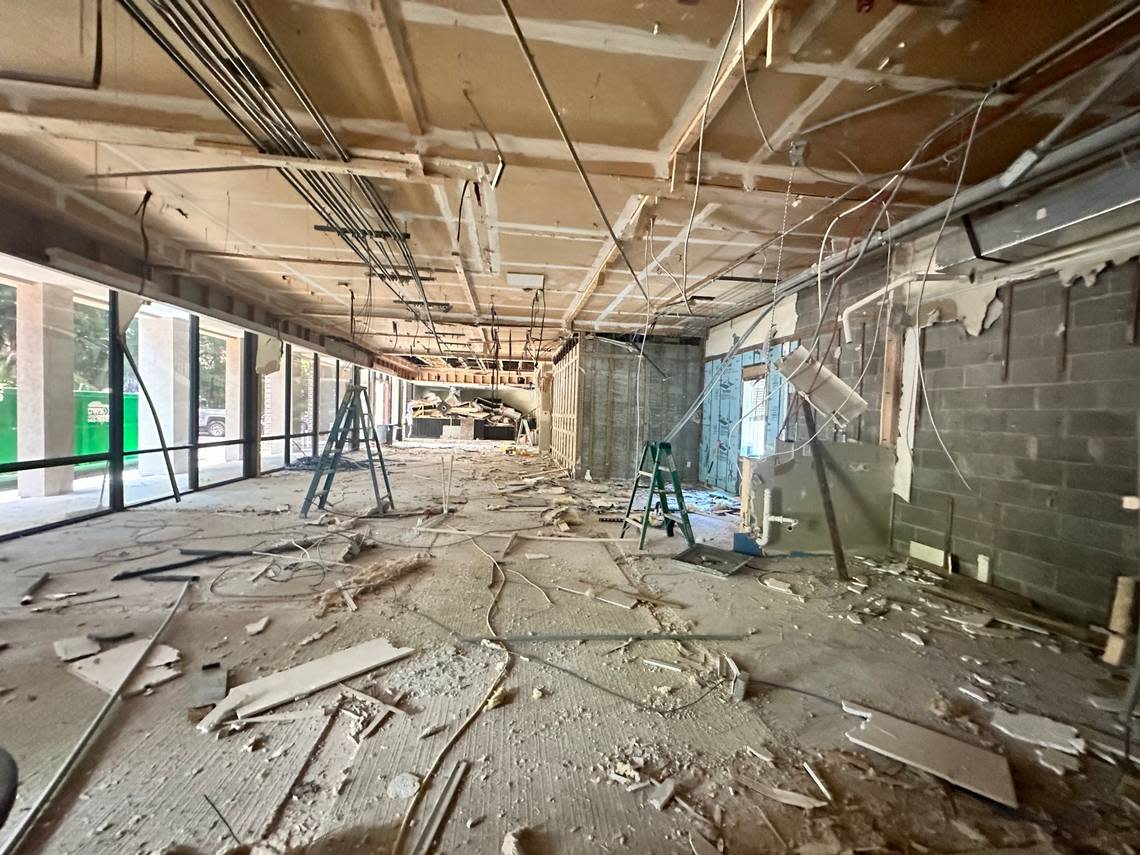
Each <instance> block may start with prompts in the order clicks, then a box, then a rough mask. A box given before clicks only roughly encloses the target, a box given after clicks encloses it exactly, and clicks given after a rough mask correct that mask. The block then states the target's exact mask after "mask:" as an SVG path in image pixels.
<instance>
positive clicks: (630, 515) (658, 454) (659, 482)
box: [620, 442, 697, 549]
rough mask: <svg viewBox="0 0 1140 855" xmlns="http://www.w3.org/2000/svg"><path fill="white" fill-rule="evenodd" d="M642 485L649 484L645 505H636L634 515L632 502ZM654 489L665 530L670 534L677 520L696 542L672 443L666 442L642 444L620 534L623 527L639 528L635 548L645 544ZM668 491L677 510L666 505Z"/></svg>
mask: <svg viewBox="0 0 1140 855" xmlns="http://www.w3.org/2000/svg"><path fill="white" fill-rule="evenodd" d="M666 474H668V475H669V486H666V484H665V475H666ZM644 479H648V480H644ZM643 487H645V488H648V490H649V493H648V495H647V496H646V497H645V507H644V508H638V509H637V513H639V514H640V515H641V516H640V517H637V516H634V507H633V506H634V504H635V503H636V501H637V494H638V491H639V490H641V489H642V488H643ZM654 493H656V494H657V496H658V499H659V500H660V507H661V515H662V517H664V519H665V533H666V534H667V535H668V536H669V537H672V536H673V530H674V528H675V526H676V525H677V524H678V523H679V524H680V526H681V532H682V533H683V534H684V535H685V540H687V541H688V542H689V546H696V543H697V541H696V538H694V537H693V526H692V525H691V524H690V522H689V511H688V509H687V508H686V507H685V494H684V492H683V491H682V490H681V476H680V475H678V474H677V467H676V466H675V465H674V464H673V446H672V445H671V444H670V443H668V442H647V443H645V448H644V450H643V451H642V452H641V463H640V464H638V467H637V475H636V477H635V478H634V479H633V490H632V491H631V492H630V494H629V505H627V506H626V509H625V516H624V518H623V519H622V524H621V535H620V537H625V532H626V529H628V528H636V529H638V531H640V532H641V537H640V539H639V540H638V542H637V548H638V549H644V548H645V534H646V532H647V531H648V530H649V514H650V512H651V510H652V508H653V494H654ZM670 493H672V494H673V498H674V499H675V500H676V502H677V513H674V512H673V511H671V510H670V509H669V494H670Z"/></svg>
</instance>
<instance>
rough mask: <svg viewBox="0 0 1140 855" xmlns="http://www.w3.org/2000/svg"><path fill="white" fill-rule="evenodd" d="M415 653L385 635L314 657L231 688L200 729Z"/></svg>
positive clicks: (205, 730) (211, 728) (273, 704)
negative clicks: (393, 643)
mask: <svg viewBox="0 0 1140 855" xmlns="http://www.w3.org/2000/svg"><path fill="white" fill-rule="evenodd" d="M413 652H415V651H414V650H413V649H412V648H410V647H393V646H392V645H391V644H390V643H389V642H388V640H387V639H386V638H376V639H373V640H372V641H365V642H363V643H361V644H356V645H354V646H352V647H346V648H345V649H343V650H339V651H337V652H336V653H332V654H329V655H328V656H322V657H320V658H319V659H312V660H310V661H308V662H305V663H303V664H301V665H296V666H294V667H292V668H287V669H286V670H284V671H278V672H276V673H274V674H270V675H269V676H267V677H261V678H260V679H257V680H252V681H250V682H248V683H242V684H241V685H240V686H236V687H235V688H233V689H231V690H230V692H229V694H227V695H226V697H225V699H224V700H223V701H222V702H221V703H220V704H218V705H217V706H216V707H214V709H213V710H211V711H210V714H209V715H207V716H206V717H205V718H204V719H202V721H200V722H199V723H198V729H199V730H200V731H202V732H203V733H208V732H210V731H211V730H213V729H214V728H216V727H217V726H218V725H220V724H221V723H222V722H223V721H225V720H226V719H228V718H231V717H233V716H235V715H236V716H237V717H238V718H245V717H246V716H253V715H257V714H258V713H262V712H265V711H266V710H270V709H273V708H274V707H277V706H281V705H282V704H287V703H289V702H290V701H295V700H298V699H300V698H304V697H308V696H309V695H311V694H313V693H314V692H318V691H320V690H321V689H324V688H327V687H329V686H332V685H334V684H336V683H340V682H343V681H344V680H348V679H351V678H352V677H356V676H359V675H360V674H364V673H367V672H368V671H374V670H375V669H377V668H379V667H381V666H383V665H387V664H389V663H392V662H396V661H398V660H400V659H403V658H404V657H405V656H410V655H411V654H412V653H413Z"/></svg>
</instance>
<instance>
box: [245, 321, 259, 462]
mask: <svg viewBox="0 0 1140 855" xmlns="http://www.w3.org/2000/svg"><path fill="white" fill-rule="evenodd" d="M259 398H260V395H258V386H257V335H256V334H255V333H251V332H247V333H246V334H245V339H244V341H243V342H242V359H241V416H242V418H241V422H242V455H241V470H242V477H243V478H256V477H257V469H258V457H259V454H258V435H259V434H260V433H261V430H260V425H259V418H258V417H259V415H260V413H259V412H258V399H259Z"/></svg>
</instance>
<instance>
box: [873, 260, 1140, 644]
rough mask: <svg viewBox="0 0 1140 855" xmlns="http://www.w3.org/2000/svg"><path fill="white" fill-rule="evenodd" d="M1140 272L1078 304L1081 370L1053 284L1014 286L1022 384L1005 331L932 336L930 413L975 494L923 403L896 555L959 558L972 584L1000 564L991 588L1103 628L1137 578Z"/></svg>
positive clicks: (1083, 296) (1105, 278) (1116, 277)
mask: <svg viewBox="0 0 1140 855" xmlns="http://www.w3.org/2000/svg"><path fill="white" fill-rule="evenodd" d="M1138 277H1140V268H1138V266H1137V263H1136V261H1135V260H1133V261H1132V262H1130V263H1128V264H1125V265H1123V266H1120V267H1115V268H1109V269H1108V270H1106V271H1105V272H1103V273H1101V274H1100V275H1099V276H1098V277H1097V280H1096V283H1095V284H1094V285H1092V286H1091V287H1086V286H1084V285H1080V284H1078V285H1075V286H1073V287H1072V290H1071V305H1070V317H1069V325H1068V346H1067V351H1068V358H1067V359H1066V360H1065V362H1064V364H1063V365H1060V364H1059V355H1060V352H1061V341H1060V338H1059V337H1058V334H1057V333H1058V330H1059V328H1060V326H1061V324H1062V323H1063V315H1064V308H1063V299H1064V290H1063V287H1062V286H1061V284H1060V282H1059V280H1058V279H1057V277H1055V276H1051V277H1048V278H1045V279H1042V280H1038V281H1033V282H1024V283H1019V284H1017V285H1015V286H1014V294H1013V311H1012V315H1011V317H1012V327H1011V337H1010V368H1009V379H1008V380H1007V381H1005V382H1003V381H1002V377H1001V352H1002V330H1001V325H1002V322H1001V321H1000V320H999V321H998V322H997V323H996V324H995V325H994V326H993V327H992V328H991V329H990V330H988V331H987V332H985V333H983V334H982V335H980V336H977V337H968V336H966V334H965V333H964V332H963V330H962V328H961V327H960V326H959V325H957V324H943V325H938V326H933V327H929V328H927V329H926V330H925V332H924V335H923V365H924V366H925V375H926V381H927V389H928V393H929V396H930V405H931V408H932V410H933V416H934V421H936V422H937V425H938V428H939V430H940V431H941V434H942V439H943V440H944V441H945V443H946V446H947V448H948V449H949V451H950V453H951V454H952V455H953V456H954V459H955V461H956V462H957V464H958V466H959V467H960V468H961V470H962V473H963V475H964V476H965V479H966V481H968V482H969V485H970V488H969V489H967V487H966V486H965V485H964V484H963V483H962V481H961V480H960V479H959V478H958V476H957V475H956V474H955V473H954V471H953V469H952V468H951V465H950V462H949V460H948V459H947V457H946V454H945V452H943V451H942V449H941V447H940V446H939V443H938V438H937V436H936V435H935V431H934V427H933V425H932V419H931V412H930V411H928V410H927V409H926V408H925V407H924V406H923V402H922V401H921V399H920V401H919V412H918V420H917V429H916V434H915V466H914V481H913V489H912V494H911V502H910V504H907V503H905V502H901V501H900V502H897V503H896V511H895V547H896V548H897V549H899V550H900V551H903V552H904V553H905V551H906V549H907V546H908V543H909V541H910V540H912V539H913V540H918V541H921V542H923V543H926V544H929V545H931V546H936V547H941V546H942V544H943V539H944V535H945V530H946V521H947V508H948V500H949V499H951V498H952V499H953V502H954V512H953V525H952V538H951V544H952V549H953V552H954V554H955V555H956V557H957V558H958V559H960V561H961V563H962V565H963V568H964V569H965V570H966V572H973V570H974V568H975V567H976V564H977V557H978V556H979V555H985V556H987V557H988V558H989V562H990V571H991V581H992V582H993V583H994V584H996V585H998V586H1000V587H1002V588H1007V589H1009V590H1012V591H1016V592H1018V593H1021V594H1024V595H1026V596H1028V597H1030V598H1032V599H1033V600H1035V601H1036V602H1038V603H1040V604H1041V605H1042V606H1045V607H1047V608H1050V609H1052V610H1055V611H1057V612H1060V613H1062V614H1064V615H1067V616H1068V617H1070V618H1072V619H1075V620H1081V621H1095V622H1103V621H1104V619H1105V616H1106V613H1107V609H1108V605H1109V602H1110V600H1111V596H1112V589H1113V584H1114V580H1115V578H1116V576H1117V575H1120V574H1126V573H1135V572H1136V567H1137V523H1136V514H1135V512H1126V511H1123V510H1122V509H1121V496H1122V495H1125V494H1135V493H1136V491H1137V437H1136V424H1137V413H1138V411H1140V346H1137V345H1133V344H1131V343H1130V342H1129V336H1130V331H1131V327H1132V323H1133V316H1134V311H1135V300H1136V283H1137V279H1138Z"/></svg>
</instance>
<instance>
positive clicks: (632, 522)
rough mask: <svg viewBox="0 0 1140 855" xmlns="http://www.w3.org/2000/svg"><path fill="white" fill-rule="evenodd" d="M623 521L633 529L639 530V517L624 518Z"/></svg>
mask: <svg viewBox="0 0 1140 855" xmlns="http://www.w3.org/2000/svg"><path fill="white" fill-rule="evenodd" d="M625 521H626V522H627V523H629V524H630V525H631V526H633V527H634V528H641V519H640V518H639V517H626V518H625Z"/></svg>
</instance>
